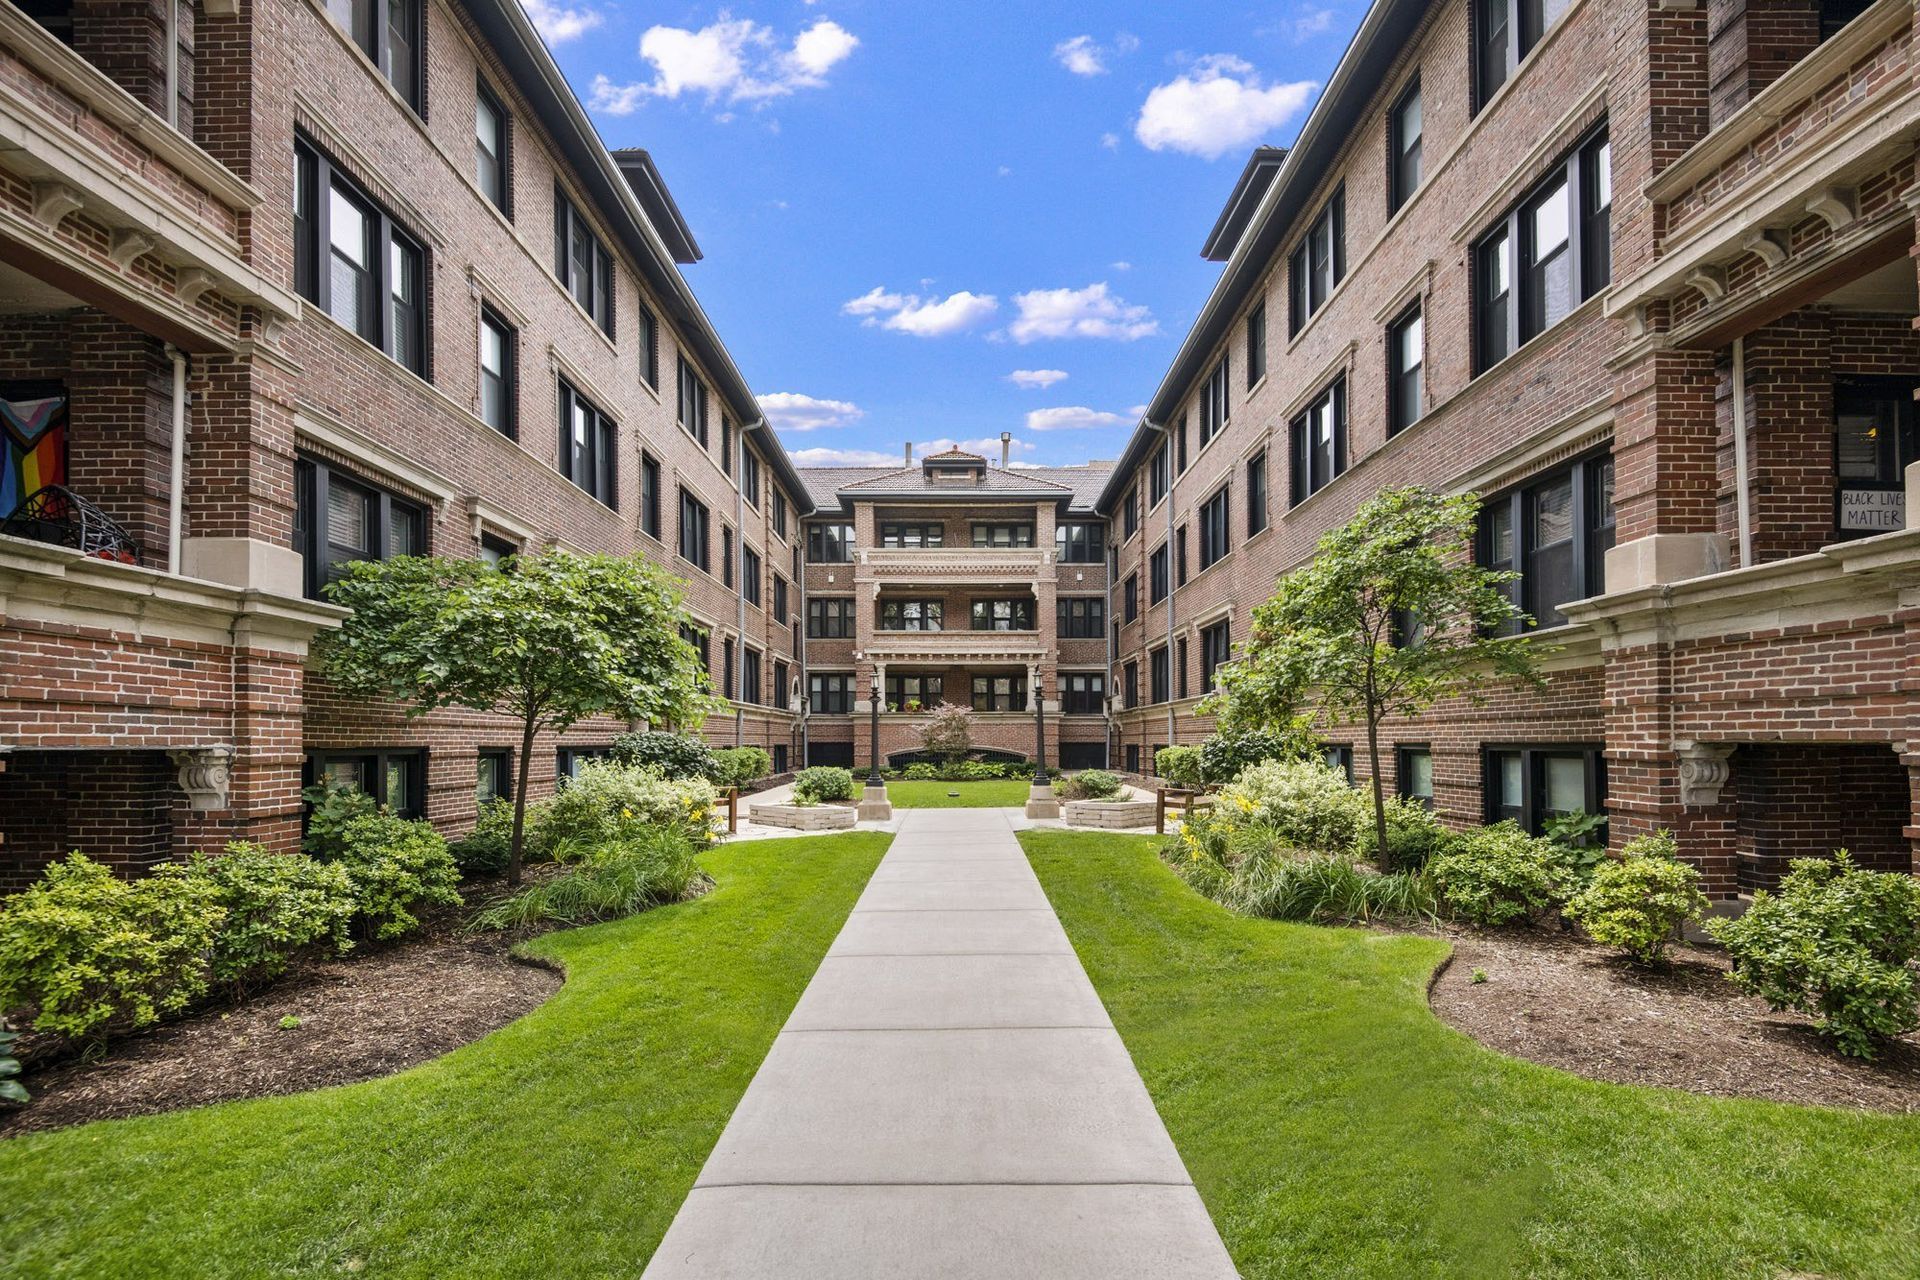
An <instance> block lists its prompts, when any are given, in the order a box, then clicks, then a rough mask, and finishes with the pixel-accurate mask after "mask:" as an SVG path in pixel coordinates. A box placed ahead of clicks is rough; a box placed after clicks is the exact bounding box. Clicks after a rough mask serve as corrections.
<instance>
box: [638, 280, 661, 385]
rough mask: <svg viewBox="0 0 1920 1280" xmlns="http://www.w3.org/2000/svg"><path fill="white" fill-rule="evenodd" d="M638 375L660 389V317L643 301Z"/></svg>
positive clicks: (648, 383) (641, 306)
mask: <svg viewBox="0 0 1920 1280" xmlns="http://www.w3.org/2000/svg"><path fill="white" fill-rule="evenodd" d="M640 376H641V378H642V379H644V380H645V381H646V384H647V385H648V386H650V387H652V388H653V389H654V390H655V391H658V390H659V389H660V318H659V317H658V316H656V315H654V314H653V308H652V307H649V306H648V305H647V304H646V303H644V302H642V303H641V304H640Z"/></svg>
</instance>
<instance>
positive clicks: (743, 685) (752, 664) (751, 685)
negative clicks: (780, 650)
mask: <svg viewBox="0 0 1920 1280" xmlns="http://www.w3.org/2000/svg"><path fill="white" fill-rule="evenodd" d="M740 659H741V661H740V701H742V702H751V703H756V704H757V703H759V702H760V700H761V698H760V651H759V650H758V649H746V648H742V649H741V651H740Z"/></svg>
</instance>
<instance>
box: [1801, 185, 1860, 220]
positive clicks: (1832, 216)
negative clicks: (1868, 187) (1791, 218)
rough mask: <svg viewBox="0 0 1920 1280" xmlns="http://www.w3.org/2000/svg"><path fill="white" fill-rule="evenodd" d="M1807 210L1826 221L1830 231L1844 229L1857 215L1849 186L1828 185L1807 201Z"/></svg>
mask: <svg viewBox="0 0 1920 1280" xmlns="http://www.w3.org/2000/svg"><path fill="white" fill-rule="evenodd" d="M1807 212H1808V213H1810V214H1812V215H1813V216H1814V217H1816V218H1818V219H1820V221H1822V222H1824V223H1826V224H1827V227H1828V229H1829V230H1832V231H1842V230H1845V229H1846V228H1847V227H1848V226H1850V225H1851V224H1852V223H1853V220H1854V219H1855V218H1856V217H1858V216H1859V215H1858V214H1856V213H1855V212H1854V203H1853V189H1852V188H1851V187H1828V188H1827V189H1826V190H1825V191H1822V192H1821V193H1820V194H1819V195H1817V196H1815V197H1813V199H1811V200H1809V201H1807Z"/></svg>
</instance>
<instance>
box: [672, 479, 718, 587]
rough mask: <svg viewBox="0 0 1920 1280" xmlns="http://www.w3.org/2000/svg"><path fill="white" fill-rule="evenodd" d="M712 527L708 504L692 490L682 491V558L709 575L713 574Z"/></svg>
mask: <svg viewBox="0 0 1920 1280" xmlns="http://www.w3.org/2000/svg"><path fill="white" fill-rule="evenodd" d="M710 527H711V517H710V516H709V515H708V513H707V505H706V503H704V502H702V501H700V499H698V498H696V497H694V496H693V493H692V492H691V491H690V490H687V489H682V490H680V558H681V559H682V560H685V561H686V562H687V563H688V564H691V565H695V566H697V567H698V568H700V569H701V570H703V571H704V572H707V573H712V572H713V567H712V561H711V560H710V559H709V555H708V545H709V543H708V538H709V529H710Z"/></svg>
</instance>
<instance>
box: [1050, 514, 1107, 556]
mask: <svg viewBox="0 0 1920 1280" xmlns="http://www.w3.org/2000/svg"><path fill="white" fill-rule="evenodd" d="M1101 532H1102V526H1100V525H1097V524H1086V523H1083V522H1078V521H1070V522H1068V523H1065V524H1062V525H1059V526H1057V527H1056V528H1055V529H1054V531H1053V549H1054V553H1055V554H1054V558H1055V559H1057V560H1058V561H1059V562H1060V563H1061V564H1099V563H1100V561H1101V560H1102V559H1103V557H1102V556H1101V554H1100V538H1101Z"/></svg>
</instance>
